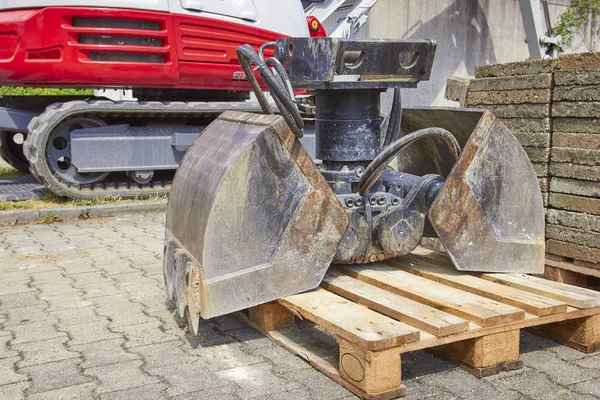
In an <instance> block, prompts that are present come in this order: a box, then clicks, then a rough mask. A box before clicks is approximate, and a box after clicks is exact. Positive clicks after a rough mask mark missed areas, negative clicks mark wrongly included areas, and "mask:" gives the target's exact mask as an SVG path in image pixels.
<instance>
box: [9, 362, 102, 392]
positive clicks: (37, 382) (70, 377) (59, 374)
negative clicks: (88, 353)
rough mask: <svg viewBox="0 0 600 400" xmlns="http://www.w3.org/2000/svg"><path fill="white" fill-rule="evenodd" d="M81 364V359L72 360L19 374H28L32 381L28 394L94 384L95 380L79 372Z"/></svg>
mask: <svg viewBox="0 0 600 400" xmlns="http://www.w3.org/2000/svg"><path fill="white" fill-rule="evenodd" d="M80 362H81V361H80V360H79V359H70V360H63V361H57V362H50V363H45V364H40V365H36V366H32V367H27V368H21V369H20V370H19V372H22V373H26V374H27V375H29V376H30V377H31V380H32V386H31V387H30V388H29V389H28V390H27V394H28V395H31V394H34V393H40V392H47V391H49V390H56V389H62V388H65V387H68V386H74V385H80V384H83V383H90V382H93V381H94V379H93V378H91V377H89V376H85V375H83V373H81V371H79V368H78V367H77V365H78V364H79V363H80Z"/></svg>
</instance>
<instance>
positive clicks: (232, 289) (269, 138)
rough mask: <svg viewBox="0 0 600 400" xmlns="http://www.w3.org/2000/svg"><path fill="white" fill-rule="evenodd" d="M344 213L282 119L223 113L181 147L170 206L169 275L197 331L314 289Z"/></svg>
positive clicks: (171, 290)
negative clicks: (204, 322)
mask: <svg viewBox="0 0 600 400" xmlns="http://www.w3.org/2000/svg"><path fill="white" fill-rule="evenodd" d="M347 224H348V219H347V215H346V213H345V211H344V209H343V208H342V205H341V204H340V202H339V200H338V199H337V197H336V196H335V194H334V193H333V192H332V191H331V189H330V188H329V186H328V185H327V182H326V181H325V179H324V178H323V176H322V175H321V174H320V173H319V170H318V169H317V167H316V166H315V164H314V163H313V161H312V160H311V158H310V156H309V155H308V154H307V152H306V151H305V149H304V148H303V147H302V145H301V144H300V142H299V141H298V140H297V139H296V138H295V136H294V135H293V134H292V133H291V131H290V130H289V128H288V127H287V125H286V123H285V122H284V120H283V118H282V117H280V116H276V115H260V114H248V113H239V112H225V113H223V114H222V115H221V116H220V117H219V118H218V119H217V120H215V121H214V122H213V123H211V124H210V125H209V126H208V127H207V128H206V129H205V130H204V131H203V133H202V135H200V137H199V138H198V139H197V140H196V141H195V143H194V144H193V145H192V147H191V148H190V149H189V150H188V152H187V153H186V155H185V157H184V159H183V161H182V163H181V165H180V167H179V169H178V171H177V174H176V176H175V179H174V182H173V188H172V190H171V194H170V196H169V205H168V212H167V238H166V245H165V269H164V272H165V281H166V284H167V290H168V292H169V296H174V297H175V300H176V302H177V308H178V310H179V312H180V314H181V315H182V316H183V314H184V310H185V309H186V308H187V314H188V317H189V319H190V325H191V327H192V328H193V330H194V331H196V330H197V324H198V316H202V317H203V318H212V317H215V316H219V315H224V314H228V313H231V312H234V311H238V310H242V309H245V308H248V307H251V306H255V305H258V304H262V303H266V302H269V301H272V300H276V299H279V298H281V297H284V296H287V295H291V294H295V293H298V292H302V291H306V290H310V289H313V288H315V287H317V286H318V285H319V284H320V282H321V280H322V278H323V276H324V274H325V272H326V270H327V268H328V267H329V264H330V263H331V261H332V259H333V256H334V254H335V251H336V248H337V246H338V243H339V242H340V240H341V237H342V234H343V232H344V231H345V229H346V226H347Z"/></svg>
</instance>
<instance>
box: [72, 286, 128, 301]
mask: <svg viewBox="0 0 600 400" xmlns="http://www.w3.org/2000/svg"><path fill="white" fill-rule="evenodd" d="M81 290H82V291H83V293H84V298H85V299H86V300H94V299H97V298H100V297H114V296H117V295H122V294H124V293H125V291H124V290H122V289H119V288H118V287H117V285H116V283H115V282H113V281H106V282H100V283H93V284H89V285H85V287H82V289H81Z"/></svg>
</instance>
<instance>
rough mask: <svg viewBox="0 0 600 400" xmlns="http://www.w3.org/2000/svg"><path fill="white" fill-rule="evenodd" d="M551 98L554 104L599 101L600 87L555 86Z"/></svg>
mask: <svg viewBox="0 0 600 400" xmlns="http://www.w3.org/2000/svg"><path fill="white" fill-rule="evenodd" d="M552 96H553V100H554V102H561V101H572V102H577V101H582V102H594V101H600V85H574V86H556V87H555V88H554V91H553V92H552ZM583 116H585V115H583Z"/></svg>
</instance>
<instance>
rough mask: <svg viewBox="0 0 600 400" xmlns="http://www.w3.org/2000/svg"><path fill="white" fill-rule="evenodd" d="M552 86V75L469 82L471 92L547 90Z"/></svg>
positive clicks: (485, 79) (479, 79)
mask: <svg viewBox="0 0 600 400" xmlns="http://www.w3.org/2000/svg"><path fill="white" fill-rule="evenodd" d="M551 85H552V74H545V73H544V74H535V75H520V76H510V77H496V78H477V79H472V80H471V82H470V86H469V90H470V91H471V92H482V91H490V90H531V89H548V88H550V87H551Z"/></svg>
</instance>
